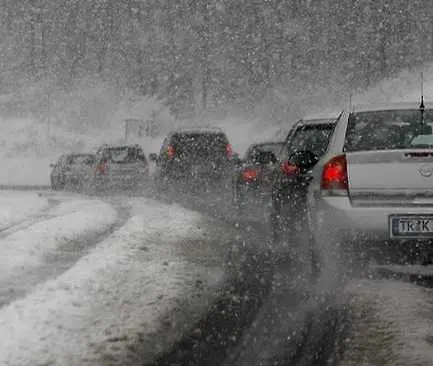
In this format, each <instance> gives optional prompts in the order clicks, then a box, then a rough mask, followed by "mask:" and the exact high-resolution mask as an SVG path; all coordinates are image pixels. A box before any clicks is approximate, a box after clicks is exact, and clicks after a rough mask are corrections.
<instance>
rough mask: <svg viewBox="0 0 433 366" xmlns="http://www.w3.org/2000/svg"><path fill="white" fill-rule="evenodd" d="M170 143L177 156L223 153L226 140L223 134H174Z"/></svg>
mask: <svg viewBox="0 0 433 366" xmlns="http://www.w3.org/2000/svg"><path fill="white" fill-rule="evenodd" d="M171 143H172V145H173V147H174V149H175V150H176V152H177V153H178V154H181V155H182V154H206V155H207V154H215V153H224V154H225V151H226V148H227V144H228V139H227V137H226V135H225V134H223V133H188V134H175V135H173V137H172V139H171Z"/></svg>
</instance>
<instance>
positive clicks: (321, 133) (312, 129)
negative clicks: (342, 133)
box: [285, 123, 335, 158]
mask: <svg viewBox="0 0 433 366" xmlns="http://www.w3.org/2000/svg"><path fill="white" fill-rule="evenodd" d="M334 127H335V124H334V123H326V124H325V123H320V124H311V125H305V126H301V127H298V128H297V129H296V131H295V132H294V133H293V135H291V136H290V137H289V140H288V141H287V145H286V146H287V148H286V149H285V153H286V154H287V156H286V157H287V158H288V157H290V156H291V155H292V154H293V153H295V152H296V151H304V150H308V151H310V152H312V153H313V154H314V155H316V156H317V157H318V158H320V157H321V156H323V155H324V154H325V152H326V150H327V149H328V144H329V138H330V136H331V134H332V132H333V130H334Z"/></svg>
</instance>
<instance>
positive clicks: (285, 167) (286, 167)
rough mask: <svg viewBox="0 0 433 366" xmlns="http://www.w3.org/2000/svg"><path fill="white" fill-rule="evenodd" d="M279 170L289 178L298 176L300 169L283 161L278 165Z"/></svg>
mask: <svg viewBox="0 0 433 366" xmlns="http://www.w3.org/2000/svg"><path fill="white" fill-rule="evenodd" d="M280 170H281V172H282V173H283V174H284V175H287V176H291V175H296V174H299V172H300V169H299V167H298V166H296V165H295V164H292V163H289V162H288V161H283V162H282V163H281V164H280Z"/></svg>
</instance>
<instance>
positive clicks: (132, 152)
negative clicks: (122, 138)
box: [103, 147, 146, 163]
mask: <svg viewBox="0 0 433 366" xmlns="http://www.w3.org/2000/svg"><path fill="white" fill-rule="evenodd" d="M103 157H104V158H106V159H108V160H109V161H111V162H113V163H133V162H137V161H144V162H146V157H145V155H144V152H143V150H141V149H139V148H136V147H117V148H110V149H106V150H104V152H103Z"/></svg>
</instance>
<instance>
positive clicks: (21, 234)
mask: <svg viewBox="0 0 433 366" xmlns="http://www.w3.org/2000/svg"><path fill="white" fill-rule="evenodd" d="M79 207H81V209H78V208H79ZM47 214H48V215H50V216H51V215H53V217H51V218H47V219H45V220H43V221H40V222H37V223H34V224H33V225H31V226H29V227H27V228H25V229H24V230H19V231H16V232H14V233H12V234H10V235H8V236H6V237H5V238H2V239H0V251H1V253H2V255H1V259H0V283H2V284H4V282H5V281H7V279H8V277H12V276H15V277H16V276H18V275H19V273H22V272H24V271H29V270H31V268H32V267H36V266H39V265H41V264H43V262H44V260H45V259H46V257H47V256H49V255H58V254H61V251H62V250H63V249H62V246H64V245H67V244H68V243H70V242H71V241H74V240H77V239H82V238H85V237H86V236H89V235H97V234H98V233H101V232H103V231H105V230H107V229H108V227H109V226H111V225H113V224H114V222H115V221H116V217H117V213H116V210H115V209H114V208H112V207H111V206H110V205H109V204H107V203H105V202H102V201H98V200H89V201H86V200H77V201H69V202H65V203H61V204H59V206H57V207H56V208H54V209H53V210H52V211H49V212H47Z"/></svg>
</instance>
